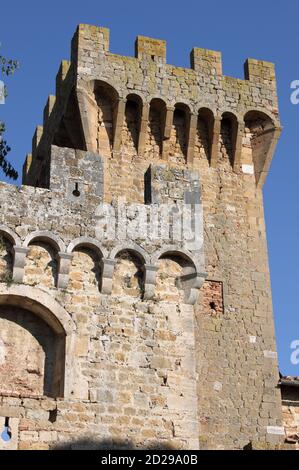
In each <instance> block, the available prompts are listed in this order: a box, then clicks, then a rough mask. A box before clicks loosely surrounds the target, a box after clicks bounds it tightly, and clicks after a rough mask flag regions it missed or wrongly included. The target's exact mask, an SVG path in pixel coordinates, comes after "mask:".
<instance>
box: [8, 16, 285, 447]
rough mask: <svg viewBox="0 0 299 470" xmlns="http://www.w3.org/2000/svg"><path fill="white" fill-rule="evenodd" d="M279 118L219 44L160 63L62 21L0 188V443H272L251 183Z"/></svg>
mask: <svg viewBox="0 0 299 470" xmlns="http://www.w3.org/2000/svg"><path fill="white" fill-rule="evenodd" d="M279 134H280V123H279V116H278V108H277V96H276V80H275V73H274V66H273V64H271V63H269V62H263V61H257V60H253V59H248V60H247V61H246V63H245V79H244V80H241V79H235V78H231V77H227V76H224V75H222V64H221V55H220V53H219V52H215V51H210V50H206V49H199V48H195V49H193V50H192V52H191V68H181V67H175V66H172V65H169V64H167V63H166V44H165V42H164V41H161V40H156V39H152V38H147V37H143V36H139V37H138V38H137V40H136V53H135V57H122V56H119V55H116V54H112V53H110V52H109V31H108V30H107V29H106V28H101V27H95V26H89V25H80V26H79V27H78V29H77V31H76V33H75V35H74V38H73V41H72V52H71V61H70V62H68V61H63V62H62V63H61V66H60V69H59V72H58V75H57V78H56V96H50V97H49V99H48V101H47V104H46V107H45V110H44V122H43V126H38V127H37V129H36V132H35V134H34V137H33V145H32V153H31V154H30V155H27V158H26V161H25V164H24V168H23V185H22V186H21V187H15V186H13V185H9V184H5V183H1V185H0V205H1V221H0V223H1V226H0V231H1V243H0V248H1V251H0V272H1V282H0V332H1V333H0V379H1V380H0V383H1V385H0V427H1V429H2V428H6V430H8V431H9V433H10V437H9V439H8V440H3V439H2V440H1V438H0V448H1V447H2V448H10V449H16V448H19V449H28V448H29V449H48V448H57V447H62V448H66V447H68V446H70V447H72V448H80V447H84V448H92V447H99V448H103V447H108V448H111V447H117V448H119V447H127V448H133V447H138V448H157V447H162V448H175V449H198V448H200V449H220V448H225V449H242V448H243V447H244V446H247V445H248V444H249V443H250V442H253V441H258V442H260V443H265V444H266V443H269V444H275V443H277V442H279V441H280V439H281V434H282V432H283V431H282V428H281V426H282V423H281V399H280V391H279V390H278V389H277V382H278V370H277V353H276V345H275V334H274V326H273V318H272V304H271V291H270V281H269V269H268V259H267V244H266V234H265V225H264V213H263V197H262V187H263V183H264V181H265V177H266V175H267V172H268V169H269V166H270V162H271V158H272V155H273V152H274V149H275V145H276V142H277V139H278V136H279ZM0 431H1V430H0ZM1 432H2V431H1Z"/></svg>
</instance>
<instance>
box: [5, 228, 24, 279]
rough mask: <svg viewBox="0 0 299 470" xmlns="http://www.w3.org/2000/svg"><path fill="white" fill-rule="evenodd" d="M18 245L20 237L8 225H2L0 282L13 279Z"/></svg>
mask: <svg viewBox="0 0 299 470" xmlns="http://www.w3.org/2000/svg"><path fill="white" fill-rule="evenodd" d="M16 245H18V246H19V245H20V239H19V237H18V236H17V235H16V234H15V233H14V232H13V231H12V230H11V229H9V228H8V227H5V226H4V225H0V282H1V281H2V282H9V281H10V280H11V279H12V273H13V264H14V246H16Z"/></svg>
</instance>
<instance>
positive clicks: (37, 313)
mask: <svg viewBox="0 0 299 470" xmlns="http://www.w3.org/2000/svg"><path fill="white" fill-rule="evenodd" d="M0 324H1V328H0V376H1V384H2V385H1V386H0V393H19V394H21V395H47V396H52V397H69V396H71V395H72V389H73V379H72V373H73V344H74V340H73V338H74V333H75V325H74V323H73V321H72V319H71V317H70V316H69V315H68V313H67V312H66V311H65V310H64V309H63V307H61V305H59V304H58V303H57V302H56V301H55V300H54V299H53V298H52V297H51V296H50V295H49V294H47V293H46V292H44V291H42V290H40V289H37V288H31V287H28V286H11V287H7V286H4V285H3V284H2V285H0ZM5 380H6V381H5ZM5 383H6V384H7V385H6V389H5V387H4V384H5ZM11 388H13V390H11Z"/></svg>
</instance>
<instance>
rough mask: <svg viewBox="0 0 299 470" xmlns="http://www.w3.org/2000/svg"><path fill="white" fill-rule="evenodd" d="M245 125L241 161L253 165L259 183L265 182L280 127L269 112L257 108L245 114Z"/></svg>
mask: <svg viewBox="0 0 299 470" xmlns="http://www.w3.org/2000/svg"><path fill="white" fill-rule="evenodd" d="M244 125H245V130H244V136H243V147H242V157H241V163H242V164H243V165H253V167H254V173H255V178H256V182H257V183H258V182H259V181H260V180H262V182H263V181H264V178H265V174H266V173H267V171H268V168H269V165H270V162H271V159H272V155H273V152H274V149H275V145H276V140H277V138H278V135H279V133H280V128H279V127H277V126H275V124H274V122H273V120H272V119H271V118H270V117H269V116H268V115H267V114H265V113H263V112H261V111H256V110H252V111H248V112H247V113H246V114H245V116H244ZM277 134H278V135H277ZM263 174H264V175H263Z"/></svg>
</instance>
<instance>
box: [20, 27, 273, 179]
mask: <svg viewBox="0 0 299 470" xmlns="http://www.w3.org/2000/svg"><path fill="white" fill-rule="evenodd" d="M190 58H191V68H183V67H176V66H173V65H169V64H167V63H166V42H165V41H163V40H159V39H153V38H148V37H145V36H138V37H137V39H136V42H135V57H124V56H120V55H117V54H112V53H110V52H109V30H108V29H107V28H102V27H97V26H90V25H85V24H81V25H79V26H78V28H77V31H76V33H75V35H74V37H73V40H72V48H71V61H70V62H69V61H62V63H61V65H60V68H59V71H58V74H57V77H56V95H55V96H53V95H50V96H49V98H48V101H47V103H46V106H45V109H44V122H43V127H42V126H38V127H37V130H36V132H35V135H34V138H33V145H32V158H31V159H30V160H28V159H27V160H26V162H25V164H24V171H23V174H24V178H23V182H24V183H25V184H30V185H37V186H43V187H49V186H50V181H49V178H50V161H49V159H50V148H51V145H52V144H54V145H57V146H61V147H69V148H73V149H77V150H85V151H90V152H93V153H97V154H99V155H101V156H103V157H105V158H106V159H111V158H113V159H115V160H118V161H119V162H120V161H121V160H124V158H125V159H126V158H127V157H124V155H129V154H130V157H131V158H132V157H134V158H135V157H138V158H142V159H146V160H147V161H148V163H150V162H154V161H161V162H168V163H170V164H173V165H174V166H182V165H183V166H187V167H191V168H192V167H195V168H199V167H200V165H201V162H200V160H201V159H202V158H205V159H206V160H207V162H208V165H209V167H210V169H211V171H212V169H217V168H219V166H221V165H223V164H224V165H226V164H229V166H230V168H231V171H233V172H234V173H236V174H239V175H241V174H245V175H254V178H255V182H256V185H257V186H258V187H262V186H263V183H264V181H265V178H266V175H267V172H268V170H269V166H270V163H271V159H272V156H273V153H274V150H275V146H276V142H277V139H278V137H279V134H280V131H281V127H280V122H279V116H278V104H277V95H276V77H275V70H274V65H273V64H272V63H270V62H264V61H259V60H255V59H247V60H246V62H245V66H244V71H245V78H244V80H241V79H237V78H233V77H228V76H225V75H223V74H222V59H221V53H220V52H217V51H211V50H208V49H201V48H193V49H192V51H191V55H190ZM122 164H124V162H123V163H122ZM136 165H137V161H136Z"/></svg>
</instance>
